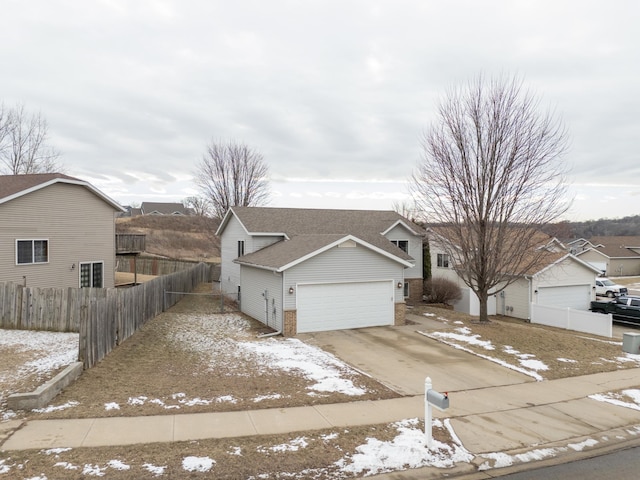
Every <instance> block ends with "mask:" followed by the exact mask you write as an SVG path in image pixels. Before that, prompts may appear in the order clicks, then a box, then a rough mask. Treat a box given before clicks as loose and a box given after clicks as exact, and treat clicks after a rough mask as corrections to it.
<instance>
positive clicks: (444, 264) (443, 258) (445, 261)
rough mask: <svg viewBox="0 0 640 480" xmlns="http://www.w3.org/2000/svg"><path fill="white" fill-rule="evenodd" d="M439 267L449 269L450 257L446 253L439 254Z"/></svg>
mask: <svg viewBox="0 0 640 480" xmlns="http://www.w3.org/2000/svg"><path fill="white" fill-rule="evenodd" d="M438 267H440V268H449V255H447V254H446V253H439V254H438Z"/></svg>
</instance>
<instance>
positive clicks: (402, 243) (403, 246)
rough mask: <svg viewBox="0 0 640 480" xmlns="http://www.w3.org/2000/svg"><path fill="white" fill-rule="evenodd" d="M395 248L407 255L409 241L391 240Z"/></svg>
mask: <svg viewBox="0 0 640 480" xmlns="http://www.w3.org/2000/svg"><path fill="white" fill-rule="evenodd" d="M391 243H393V244H394V245H395V246H396V247H398V248H399V249H400V250H402V251H403V252H405V253H409V240H391Z"/></svg>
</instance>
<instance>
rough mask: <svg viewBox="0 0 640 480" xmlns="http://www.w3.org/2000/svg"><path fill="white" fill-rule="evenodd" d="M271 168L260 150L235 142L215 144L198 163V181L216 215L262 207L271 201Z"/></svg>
mask: <svg viewBox="0 0 640 480" xmlns="http://www.w3.org/2000/svg"><path fill="white" fill-rule="evenodd" d="M268 175H269V167H268V166H267V164H266V163H265V161H264V158H263V157H262V154H261V153H259V152H258V151H257V150H254V149H253V148H251V147H249V146H247V145H245V144H242V143H237V142H233V141H229V142H215V141H212V142H211V144H210V145H209V146H208V147H207V153H206V154H205V155H204V156H203V157H202V160H201V161H200V163H198V165H197V168H196V171H195V175H194V181H195V184H196V185H197V186H198V188H199V189H200V192H201V193H202V195H203V196H204V197H205V198H207V199H208V200H209V202H210V203H211V208H212V211H213V215H214V216H215V217H217V218H222V217H223V216H224V214H225V213H226V212H227V210H228V209H229V207H234V206H243V207H251V206H253V207H255V206H261V205H264V204H266V203H267V202H268V200H269V184H268V178H267V177H268Z"/></svg>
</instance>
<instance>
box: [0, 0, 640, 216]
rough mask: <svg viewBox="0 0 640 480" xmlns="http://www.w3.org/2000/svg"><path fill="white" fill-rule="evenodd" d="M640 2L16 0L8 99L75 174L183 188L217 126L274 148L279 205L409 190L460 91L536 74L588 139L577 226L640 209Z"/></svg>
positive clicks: (167, 192) (166, 189)
mask: <svg viewBox="0 0 640 480" xmlns="http://www.w3.org/2000/svg"><path fill="white" fill-rule="evenodd" d="M639 24H640V2H638V1H637V0H628V1H623V0H608V1H606V2H605V1H583V0H580V1H578V0H575V1H574V0H566V1H562V0H551V1H546V0H535V1H534V0H530V1H517V0H503V1H482V0H477V1H451V0H447V1H445V0H438V1H425V0H393V1H391V0H389V1H386V0H382V1H375V0H358V1H355V0H354V1H350V0H342V1H330V0H313V1H303V0H301V1H293V0H288V1H287V0H264V1H260V0H255V1H244V0H234V1H230V0H226V1H222V0H197V1H196V0H194V1H190V0H180V1H178V0H175V1H173V0H167V1H154V0H148V1H135V0H92V1H83V0H76V1H73V0H69V1H61V0H3V1H2V8H1V15H0V68H1V74H0V101H2V102H3V103H4V104H5V106H9V107H10V106H13V105H15V104H16V103H17V102H21V103H24V105H25V107H26V109H27V110H29V111H31V112H37V111H39V112H41V113H42V115H43V116H44V117H45V118H46V119H47V121H48V123H49V132H50V137H51V138H50V140H51V144H52V145H53V146H55V147H56V148H57V149H58V150H60V151H61V153H62V155H61V157H60V162H61V163H62V164H63V165H64V166H65V167H66V170H67V173H68V174H70V175H74V176H77V177H80V178H83V179H85V180H88V181H90V182H91V183H93V184H94V185H95V186H97V187H98V188H100V189H101V190H103V191H104V192H105V193H106V194H108V195H109V196H111V197H112V198H114V199H115V200H117V201H119V202H120V203H122V204H128V203H132V202H137V203H139V202H142V201H180V200H181V199H183V198H185V197H187V196H189V195H193V194H195V193H197V191H196V190H195V187H194V186H193V183H192V181H191V177H192V173H193V171H194V168H195V166H196V164H197V162H198V161H199V160H200V158H201V157H202V155H203V153H204V152H205V151H206V147H207V144H208V143H210V142H211V141H212V140H236V141H239V142H244V143H246V144H248V145H250V146H252V147H254V148H255V149H257V150H259V151H260V152H261V153H262V154H263V155H264V158H265V160H266V162H267V163H268V164H269V166H270V171H271V185H272V200H271V204H270V205H271V206H284V207H318V208H356V209H360V208H371V209H390V208H391V207H392V204H393V202H402V201H408V200H409V197H408V194H407V188H406V180H407V178H408V177H409V175H410V174H411V172H412V170H413V169H414V167H415V165H416V162H418V161H419V159H420V154H421V153H420V137H421V135H422V134H423V133H424V131H425V130H426V129H427V128H428V126H429V124H430V123H431V122H432V121H434V120H435V108H436V106H437V102H438V101H439V99H441V98H442V96H443V95H444V94H445V93H446V90H447V89H448V88H449V87H452V86H455V85H458V84H461V83H465V82H468V81H469V80H470V79H472V78H473V77H474V76H477V75H478V74H480V73H482V74H485V75H496V74H508V75H519V76H520V77H521V78H522V79H523V80H524V84H525V86H526V87H527V88H529V89H530V90H531V91H533V92H534V93H535V94H536V95H537V96H538V97H540V98H541V100H542V103H543V105H545V106H550V107H551V108H553V109H554V110H555V111H556V112H557V114H558V115H560V116H561V118H562V119H563V121H564V123H565V125H566V127H567V129H568V131H569V133H570V137H571V147H570V150H569V153H568V154H567V155H566V157H565V160H566V161H567V162H569V163H570V164H571V166H572V170H571V172H572V173H571V182H572V187H571V193H572V195H571V196H572V199H573V207H572V209H571V211H570V213H569V215H568V216H567V218H568V219H570V220H584V219H595V218H601V217H610V218H614V217H621V216H624V215H635V214H640V208H638V201H639V200H640V153H639V152H640V145H639V143H640V91H639V88H640V27H639Z"/></svg>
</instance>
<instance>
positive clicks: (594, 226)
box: [556, 215, 640, 238]
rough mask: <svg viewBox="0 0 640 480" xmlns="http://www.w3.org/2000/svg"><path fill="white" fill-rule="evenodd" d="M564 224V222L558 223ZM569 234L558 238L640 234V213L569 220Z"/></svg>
mask: <svg viewBox="0 0 640 480" xmlns="http://www.w3.org/2000/svg"><path fill="white" fill-rule="evenodd" d="M558 225H562V224H558ZM567 227H568V232H567V233H569V236H568V237H567V236H564V235H562V236H558V235H556V236H557V237H558V238H591V237H599V236H626V235H640V215H633V216H629V217H623V218H614V219H609V218H601V219H599V220H587V221H586V222H567Z"/></svg>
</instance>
